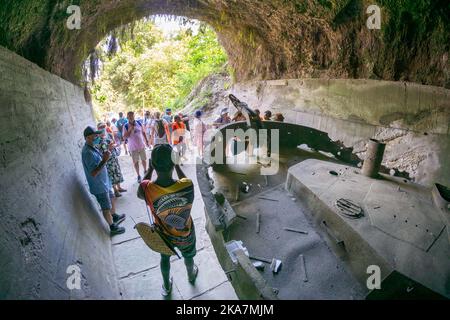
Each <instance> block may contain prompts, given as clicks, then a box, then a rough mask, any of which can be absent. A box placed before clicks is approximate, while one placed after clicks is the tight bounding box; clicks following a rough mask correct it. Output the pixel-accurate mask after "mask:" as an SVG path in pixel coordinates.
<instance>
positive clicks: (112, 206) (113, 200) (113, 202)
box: [110, 194, 116, 215]
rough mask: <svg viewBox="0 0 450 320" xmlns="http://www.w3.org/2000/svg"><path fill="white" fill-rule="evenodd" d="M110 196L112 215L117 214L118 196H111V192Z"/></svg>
mask: <svg viewBox="0 0 450 320" xmlns="http://www.w3.org/2000/svg"><path fill="white" fill-rule="evenodd" d="M110 198H111V215H115V214H116V197H115V196H113V197H111V194H110Z"/></svg>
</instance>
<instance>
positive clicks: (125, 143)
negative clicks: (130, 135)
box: [123, 140, 128, 154]
mask: <svg viewBox="0 0 450 320" xmlns="http://www.w3.org/2000/svg"><path fill="white" fill-rule="evenodd" d="M123 147H124V148H125V154H128V149H127V141H126V140H124V141H123Z"/></svg>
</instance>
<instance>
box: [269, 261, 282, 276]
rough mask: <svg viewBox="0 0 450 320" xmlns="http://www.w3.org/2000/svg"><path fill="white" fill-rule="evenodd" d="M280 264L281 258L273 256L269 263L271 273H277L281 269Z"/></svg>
mask: <svg viewBox="0 0 450 320" xmlns="http://www.w3.org/2000/svg"><path fill="white" fill-rule="evenodd" d="M281 265H282V263H281V260H278V259H275V258H273V259H272V263H271V264H270V270H272V272H273V273H278V272H279V271H280V269H281Z"/></svg>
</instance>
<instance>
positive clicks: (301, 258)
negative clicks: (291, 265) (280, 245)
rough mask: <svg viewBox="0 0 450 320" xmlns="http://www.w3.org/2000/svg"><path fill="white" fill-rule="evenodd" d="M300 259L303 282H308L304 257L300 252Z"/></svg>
mask: <svg viewBox="0 0 450 320" xmlns="http://www.w3.org/2000/svg"><path fill="white" fill-rule="evenodd" d="M300 261H301V264H302V273H303V282H308V275H307V273H306V264H305V257H304V256H303V255H302V254H301V255H300Z"/></svg>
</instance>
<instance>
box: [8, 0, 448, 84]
mask: <svg viewBox="0 0 450 320" xmlns="http://www.w3.org/2000/svg"><path fill="white" fill-rule="evenodd" d="M374 3H377V4H378V5H379V6H380V7H381V18H382V22H381V30H369V29H368V28H367V27H366V20H367V18H368V17H369V14H367V13H366V9H367V7H368V6H369V5H371V4H374ZM71 4H76V5H80V7H81V10H82V25H81V30H69V29H67V28H66V27H65V22H66V20H67V18H68V16H69V15H68V14H67V12H66V9H67V7H68V6H69V5H71ZM153 14H169V15H181V16H186V17H189V18H194V19H198V20H201V21H204V22H207V23H208V24H210V25H211V26H212V27H213V28H214V29H215V30H216V32H217V34H218V36H219V39H220V41H221V43H222V45H223V46H224V47H225V49H226V50H227V52H228V55H229V58H230V64H231V65H232V66H233V68H234V69H235V75H236V80H237V81H243V80H249V79H280V78H301V77H330V78H370V79H385V80H401V81H412V82H417V83H423V84H429V85H436V86H443V87H446V88H449V87H450V62H449V46H450V35H449V34H450V2H449V1H448V0H436V1H426V0H396V1H392V0H377V1H373V0H370V1H365V0H260V1H256V0H235V1H233V0H173V1H170V0H155V1H152V0H122V1H106V0H104V1H98V0H97V1H96V0H78V1H77V0H70V1H69V0H64V1H62V0H59V1H58V0H21V1H12V0H2V4H0V24H1V27H0V33H1V34H0V45H3V46H5V47H7V48H9V49H10V50H13V51H15V52H17V53H18V54H20V55H22V56H24V57H25V58H27V59H29V60H31V61H33V62H35V63H37V64H38V65H40V66H41V67H43V68H45V69H47V70H49V71H51V72H53V73H55V74H57V75H60V76H62V77H63V78H65V79H67V80H69V81H72V82H74V83H78V82H79V78H80V76H79V73H80V66H81V62H82V61H83V60H84V59H85V58H86V57H87V55H88V52H89V51H90V50H91V49H92V48H94V47H95V45H96V44H97V43H98V42H99V41H100V40H101V39H102V38H103V37H104V36H105V35H106V34H107V33H108V32H109V31H110V30H112V29H114V28H115V27H118V26H120V25H122V24H126V23H129V22H132V21H134V20H137V19H140V18H142V17H145V16H149V15H153Z"/></svg>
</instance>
